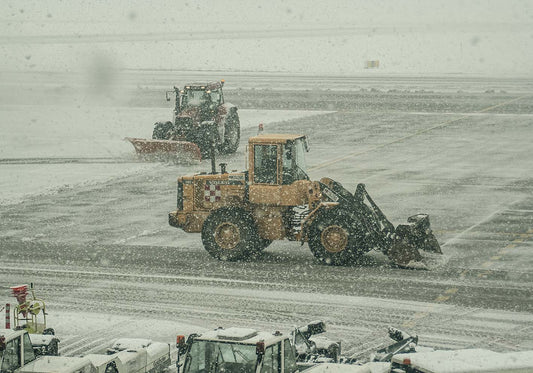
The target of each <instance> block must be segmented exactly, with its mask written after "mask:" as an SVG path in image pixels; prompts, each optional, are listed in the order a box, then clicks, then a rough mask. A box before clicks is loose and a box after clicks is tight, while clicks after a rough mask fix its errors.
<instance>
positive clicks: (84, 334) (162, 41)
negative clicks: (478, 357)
mask: <svg viewBox="0 0 533 373" xmlns="http://www.w3.org/2000/svg"><path fill="white" fill-rule="evenodd" d="M1 7H2V10H4V12H3V13H2V15H1V17H2V22H1V23H0V55H1V56H2V57H3V59H2V60H1V62H0V63H1V65H0V78H1V79H0V98H1V100H0V213H1V220H0V259H1V260H0V288H1V289H3V290H1V289H0V290H1V291H0V304H3V303H5V302H8V301H12V299H11V298H10V296H9V294H8V287H9V286H13V285H16V284H18V283H28V282H34V283H35V284H36V286H37V289H38V291H39V295H42V296H43V298H45V299H46V300H47V301H48V302H49V324H50V325H51V326H53V327H54V328H55V329H56V330H57V332H58V334H59V335H60V338H61V340H62V353H63V354H65V355H74V354H79V353H81V352H87V351H96V350H99V349H101V348H102V347H103V346H104V345H107V344H109V343H108V341H109V340H111V339H114V338H117V337H124V336H126V337H128V336H129V337H147V338H153V339H157V340H161V341H167V342H170V343H171V342H172V341H174V338H175V335H176V334H182V333H185V334H188V333H190V332H193V331H194V332H197V331H199V330H203V329H204V328H214V327H217V326H221V325H222V326H227V327H229V326H235V325H239V326H248V327H253V326H258V327H262V328H265V329H267V330H275V329H282V330H288V329H290V328H291V327H292V326H295V325H302V324H304V323H306V322H308V321H311V320H314V319H325V320H326V321H327V322H328V324H329V326H330V333H331V334H332V335H333V337H334V338H339V339H341V340H342V342H343V346H344V347H345V352H346V353H348V354H352V353H354V354H358V353H367V352H369V351H371V350H372V349H373V348H374V347H376V345H379V343H380V341H381V340H382V339H383V338H382V337H383V336H384V335H385V333H386V327H387V326H389V325H394V326H397V327H400V328H404V329H407V330H408V331H409V332H412V333H416V334H418V335H419V336H420V341H421V343H423V344H426V345H431V346H433V347H440V348H457V347H488V348H491V349H494V350H498V351H500V350H501V351H508V350H523V349H533V332H532V329H531V325H532V324H533V313H532V312H533V309H532V304H531V301H530V300H531V299H532V297H533V290H532V289H533V284H532V280H531V279H532V278H533V275H532V268H533V257H532V255H531V250H530V248H531V239H532V237H533V214H532V211H533V200H532V199H531V193H532V185H533V181H532V180H531V172H530V170H531V164H533V158H532V154H533V153H532V151H531V140H530V139H531V138H532V137H533V119H532V118H533V104H532V100H531V97H532V95H533V82H532V79H531V68H530V66H531V60H532V53H533V52H532V51H533V45H532V44H533V38H532V34H531V32H532V31H531V30H533V27H532V19H533V18H532V5H531V4H530V3H529V2H523V1H497V0H491V1H483V2H476V1H472V2H468V3H467V4H465V3H464V2H462V1H458V0H457V1H453V0H452V1H450V0H448V1H435V2H426V1H416V0H411V1H406V2H394V1H385V0H383V1H375V2H371V3H369V2H367V3H364V4H362V3H356V2H353V1H348V0H346V1H344V0H343V1H336V2H324V1H312V2H307V1H305V2H304V1H295V0H291V1H282V0H279V1H272V2H265V3H261V4H259V3H255V2H246V1H237V0H228V1H227V2H222V1H214V0H213V1H205V2H204V1H203V2H174V1H161V2H160V3H159V4H158V5H155V6H154V5H153V3H146V2H143V1H133V2H125V1H119V2H113V6H112V7H111V5H108V4H107V5H106V4H105V3H100V2H82V1H73V2H67V3H65V2H60V1H55V0H48V1H45V2H43V1H27V2H24V3H20V2H15V1H5V2H3V3H2V5H1ZM368 60H379V61H380V66H379V68H378V69H365V68H364V67H365V63H366V61H368ZM222 78H223V79H226V81H227V82H226V85H225V87H224V88H225V92H226V96H225V97H226V99H227V100H228V101H230V102H232V103H235V104H237V106H238V107H239V113H240V117H241V124H242V129H243V130H242V138H241V144H240V145H241V146H240V147H239V150H238V151H237V153H236V154H235V155H232V156H224V157H221V158H220V160H221V161H224V162H228V163H229V164H230V169H234V168H236V169H241V168H242V167H244V155H245V144H246V139H247V137H248V136H251V135H254V134H255V133H256V126H257V125H258V124H259V123H264V125H265V129H266V131H267V132H293V133H294V132H296V133H306V134H308V135H309V137H310V143H311V152H310V153H309V158H308V161H309V165H310V176H311V177H312V178H313V179H319V178H320V177H322V176H329V177H332V178H334V179H336V180H338V181H340V182H342V183H343V184H344V185H345V186H347V188H348V189H350V190H353V189H354V188H355V185H356V183H358V182H364V183H366V185H367V189H368V190H369V192H370V194H371V195H372V197H373V198H374V199H375V200H376V202H377V203H378V205H379V206H380V207H381V208H382V209H383V211H384V212H385V214H386V215H387V216H388V217H389V218H390V219H391V220H393V221H394V222H395V223H398V222H400V221H404V220H405V218H406V217H407V216H409V215H412V214H415V213H418V212H427V213H429V214H430V216H431V222H432V226H433V229H434V230H435V233H436V236H437V238H438V240H439V242H440V243H441V245H442V246H443V252H444V255H442V256H437V255H428V256H426V257H425V260H426V261H427V262H428V264H429V267H430V270H429V271H405V270H402V269H398V268H394V267H391V265H390V263H389V262H388V260H387V258H386V257H384V256H383V255H382V254H379V253H370V254H369V255H368V256H366V257H365V260H364V261H363V262H362V263H361V264H358V265H354V266H349V267H328V266H323V265H319V264H318V263H317V262H316V261H315V260H314V259H313V256H312V254H311V253H310V252H309V250H308V248H307V246H306V245H304V246H303V247H300V246H298V245H297V244H295V243H292V242H285V241H282V242H275V243H273V244H272V245H271V246H270V247H269V248H268V249H267V250H266V251H265V253H264V255H263V256H262V257H260V258H258V259H257V261H252V262H243V263H220V262H218V261H216V260H214V259H212V258H211V257H209V256H208V255H207V254H206V252H205V250H204V249H203V247H202V244H201V239H200V237H199V236H198V235H189V234H185V233H184V232H182V231H179V230H176V229H174V228H171V227H169V226H168V223H167V213H168V211H170V210H172V209H173V208H174V207H175V187H176V186H175V179H176V177H177V176H179V175H182V174H185V173H193V172H197V171H200V170H205V168H206V167H207V166H206V165H205V164H202V165H196V166H183V165H170V164H159V163H143V162H139V161H137V160H136V159H135V157H134V155H133V148H132V147H131V145H130V144H129V143H127V142H125V141H123V138H124V137H126V136H130V137H149V136H150V134H151V131H152V124H153V123H154V122H155V121H156V120H161V119H170V117H171V103H167V102H166V101H165V100H164V92H165V91H166V90H168V89H171V87H172V86H173V85H182V84H184V83H186V82H188V81H191V80H216V79H222ZM80 340H81V341H80Z"/></svg>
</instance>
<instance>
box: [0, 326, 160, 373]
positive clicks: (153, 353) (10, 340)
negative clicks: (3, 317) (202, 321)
mask: <svg viewBox="0 0 533 373" xmlns="http://www.w3.org/2000/svg"><path fill="white" fill-rule="evenodd" d="M170 363H171V361H170V345H168V344H167V343H160V342H152V341H150V340H145V339H121V340H118V341H116V342H115V344H114V345H113V347H111V348H110V349H109V350H108V351H107V355H105V354H102V355H99V354H89V355H85V356H79V357H64V356H38V355H36V354H35V352H34V351H33V345H32V342H31V341H30V335H29V334H28V332H27V331H25V330H11V329H0V373H30V372H31V373H144V372H151V373H159V372H164V371H166V370H167V369H168V367H169V365H170Z"/></svg>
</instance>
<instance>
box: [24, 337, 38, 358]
mask: <svg viewBox="0 0 533 373" xmlns="http://www.w3.org/2000/svg"><path fill="white" fill-rule="evenodd" d="M22 338H24V343H23V346H24V364H28V363H29V362H30V361H33V360H35V353H34V352H33V346H32V344H31V341H30V336H29V334H24V336H23V337H22Z"/></svg>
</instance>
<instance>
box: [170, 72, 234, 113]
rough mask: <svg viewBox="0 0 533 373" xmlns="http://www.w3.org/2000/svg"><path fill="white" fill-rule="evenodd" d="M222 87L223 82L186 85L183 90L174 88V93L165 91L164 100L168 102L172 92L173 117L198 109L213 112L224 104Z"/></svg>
mask: <svg viewBox="0 0 533 373" xmlns="http://www.w3.org/2000/svg"><path fill="white" fill-rule="evenodd" d="M223 86H224V80H221V81H220V82H211V83H192V84H188V85H186V86H185V87H183V89H180V88H178V87H174V91H167V93H166V99H167V101H170V94H171V93H172V92H174V93H175V95H176V107H175V109H174V115H175V116H178V115H179V113H181V112H182V111H190V110H198V109H199V110H204V111H208V110H211V111H214V110H215V108H217V107H218V106H220V105H222V104H223V103H224V95H223V94H222V87H223ZM206 115H207V113H206Z"/></svg>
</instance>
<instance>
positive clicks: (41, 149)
mask: <svg viewBox="0 0 533 373" xmlns="http://www.w3.org/2000/svg"><path fill="white" fill-rule="evenodd" d="M163 96H164V94H162V97H163ZM35 109H36V108H35V107H29V106H26V105H18V106H1V107H0V118H2V124H1V130H2V137H1V138H0V159H1V160H2V164H0V172H1V173H2V175H3V177H2V179H1V180H0V190H2V194H1V198H0V203H3V204H8V203H18V202H20V201H22V200H24V198H25V197H28V196H30V195H35V194H45V193H54V192H57V191H59V190H61V189H64V188H72V187H76V186H82V185H90V184H94V183H102V182H105V181H107V180H109V179H112V178H117V177H124V176H127V175H131V174H132V173H138V172H142V171H145V170H147V169H149V168H153V167H157V164H145V163H139V162H138V161H137V159H136V157H135V151H134V149H133V147H132V146H131V144H130V143H129V142H127V141H125V140H124V137H126V136H128V137H144V138H151V136H152V134H151V131H152V129H153V123H154V122H156V121H157V120H169V119H171V118H172V108H171V107H170V105H169V107H168V108H165V109H161V108H132V107H112V108H110V107H106V106H104V107H100V106H94V105H93V106H89V105H84V106H81V105H79V106H76V107H72V106H57V105H46V106H39V107H38V109H37V110H35ZM324 113H327V111H303V110H251V109H243V110H239V116H240V121H241V127H242V128H243V129H245V128H257V126H258V124H259V123H263V124H264V125H267V126H268V125H270V124H271V123H276V122H283V121H286V120H290V119H295V118H304V117H307V116H312V115H319V114H324Z"/></svg>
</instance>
